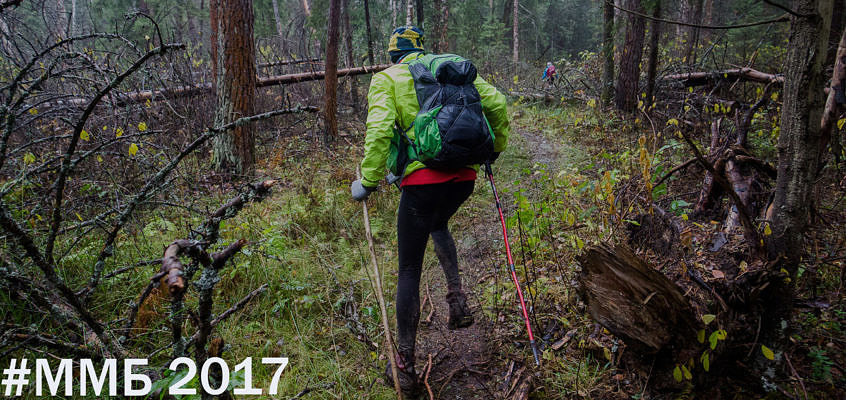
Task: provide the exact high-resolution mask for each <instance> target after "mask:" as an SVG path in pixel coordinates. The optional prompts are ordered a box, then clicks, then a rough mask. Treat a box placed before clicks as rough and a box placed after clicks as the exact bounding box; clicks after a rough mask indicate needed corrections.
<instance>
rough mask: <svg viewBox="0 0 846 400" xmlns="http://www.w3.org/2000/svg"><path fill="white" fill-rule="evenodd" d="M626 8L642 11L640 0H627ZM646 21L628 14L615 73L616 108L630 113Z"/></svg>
mask: <svg viewBox="0 0 846 400" xmlns="http://www.w3.org/2000/svg"><path fill="white" fill-rule="evenodd" d="M627 8H628V9H630V10H635V11H638V12H641V13H642V12H643V7H641V4H640V0H629V1H628V7H627ZM645 30H646V21H645V20H644V18H643V17H641V16H638V15H635V14H629V15H628V23H627V24H626V44H625V45H624V46H623V50H622V54H621V55H620V73H619V74H618V75H617V88H616V93H615V95H616V106H617V109H619V110H622V111H625V112H628V113H632V112H634V111H635V110H636V108H637V94H638V93H637V92H638V82H639V80H640V60H641V57H642V56H643V36H644V31H645Z"/></svg>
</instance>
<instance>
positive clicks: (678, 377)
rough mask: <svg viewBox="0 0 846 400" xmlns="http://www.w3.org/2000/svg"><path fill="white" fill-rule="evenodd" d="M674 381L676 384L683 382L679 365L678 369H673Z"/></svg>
mask: <svg viewBox="0 0 846 400" xmlns="http://www.w3.org/2000/svg"><path fill="white" fill-rule="evenodd" d="M673 379H675V380H676V382H681V381H682V372H681V369H679V366H678V365H676V368H675V369H673Z"/></svg>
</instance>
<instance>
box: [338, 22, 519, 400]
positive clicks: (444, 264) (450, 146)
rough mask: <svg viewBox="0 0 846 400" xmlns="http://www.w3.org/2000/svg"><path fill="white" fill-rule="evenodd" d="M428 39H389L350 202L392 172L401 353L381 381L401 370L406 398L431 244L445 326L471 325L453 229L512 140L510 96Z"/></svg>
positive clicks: (406, 35)
mask: <svg viewBox="0 0 846 400" xmlns="http://www.w3.org/2000/svg"><path fill="white" fill-rule="evenodd" d="M423 41H424V34H423V31H422V30H420V29H419V28H417V27H415V26H403V27H399V28H397V29H395V30H394V31H393V33H392V34H391V37H390V43H389V45H388V51H389V54H390V56H391V61H392V62H393V63H394V65H393V66H391V67H390V68H388V69H386V70H384V71H382V72H380V73H378V74H375V75H374V76H373V78H372V80H371V81H370V91H369V93H368V95H367V101H368V111H367V135H366V137H365V139H364V159H363V160H362V161H361V172H362V178H361V179H360V180H356V181H355V182H353V183H352V186H351V192H352V196H353V198H354V199H355V200H358V201H363V200H365V199H366V198H367V196H368V195H369V194H370V193H372V192H374V191H375V190H376V189H377V186H378V185H379V181H381V180H382V178H383V176H384V174H385V172H386V169H388V170H390V171H391V175H389V178H391V177H393V178H394V179H393V180H396V179H398V180H399V184H398V186H399V187H400V191H401V194H400V202H399V209H398V210H397V244H398V258H399V270H398V274H397V279H398V282H397V293H396V307H397V309H396V316H397V331H398V334H397V336H398V339H397V346H398V348H399V349H398V354H397V359H396V360H392V361H389V362H388V366H387V368H386V371H385V374H386V377H387V381H388V382H389V384H390V383H391V382H393V378H392V371H391V368H392V365H395V366H397V368H398V375H399V377H400V386H401V387H402V389H403V392H406V393H407V394H409V395H411V394H414V393H416V392H418V391H419V390H420V383H419V380H418V376H417V374H416V373H415V370H414V362H415V355H414V350H415V338H416V336H417V324H418V321H419V320H420V275H421V272H422V266H423V256H424V253H425V251H426V243H427V242H428V240H429V236H431V237H432V241H433V243H434V246H435V253H436V254H437V257H438V260H439V261H440V264H441V268H442V269H443V271H444V275H445V276H446V282H447V294H446V301H447V303H448V305H449V321H448V325H449V328H450V329H459V328H465V327H468V326H470V325H472V324H473V314H472V313H471V310H470V308H469V307H468V305H467V296H466V295H465V293H464V291H463V290H462V288H461V277H460V276H459V268H458V255H457V253H456V248H455V242H454V241H453V238H452V235H451V234H450V232H449V228H448V223H449V220H450V218H451V217H452V216H453V214H455V212H456V211H457V210H458V208H459V207H460V206H461V204H462V203H464V201H465V200H467V198H468V197H470V194H471V193H473V186H474V181H475V180H476V173H477V170H478V168H479V164H483V163H486V162H491V163H492V162H493V161H495V160H496V158H497V157H498V156H499V153H500V152H502V151H503V150H505V147H506V144H507V140H508V133H509V121H508V113H507V111H506V100H505V96H503V94H502V93H500V92H499V91H497V90H496V88H494V87H493V86H492V85H491V84H489V83H488V82H486V81H485V80H484V79H482V77H481V76H479V75H478V74H477V72H476V67H475V66H473V64H472V63H471V62H470V61H468V60H466V59H464V58H462V57H460V56H457V55H453V54H440V55H436V54H427V53H426V52H425V51H424V48H423ZM486 119H487V121H486ZM479 339H480V340H481V338H479Z"/></svg>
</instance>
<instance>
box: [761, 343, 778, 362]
mask: <svg viewBox="0 0 846 400" xmlns="http://www.w3.org/2000/svg"><path fill="white" fill-rule="evenodd" d="M761 353H763V354H764V357H766V358H767V360H775V354H773V351H772V350H770V348H769V347H767V346H764V345H761Z"/></svg>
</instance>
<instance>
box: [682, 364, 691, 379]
mask: <svg viewBox="0 0 846 400" xmlns="http://www.w3.org/2000/svg"><path fill="white" fill-rule="evenodd" d="M681 369H682V372H683V373H684V379H688V380H690V379H693V374H691V373H690V370H689V369H687V367H686V366H684V365H682V367H681Z"/></svg>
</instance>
